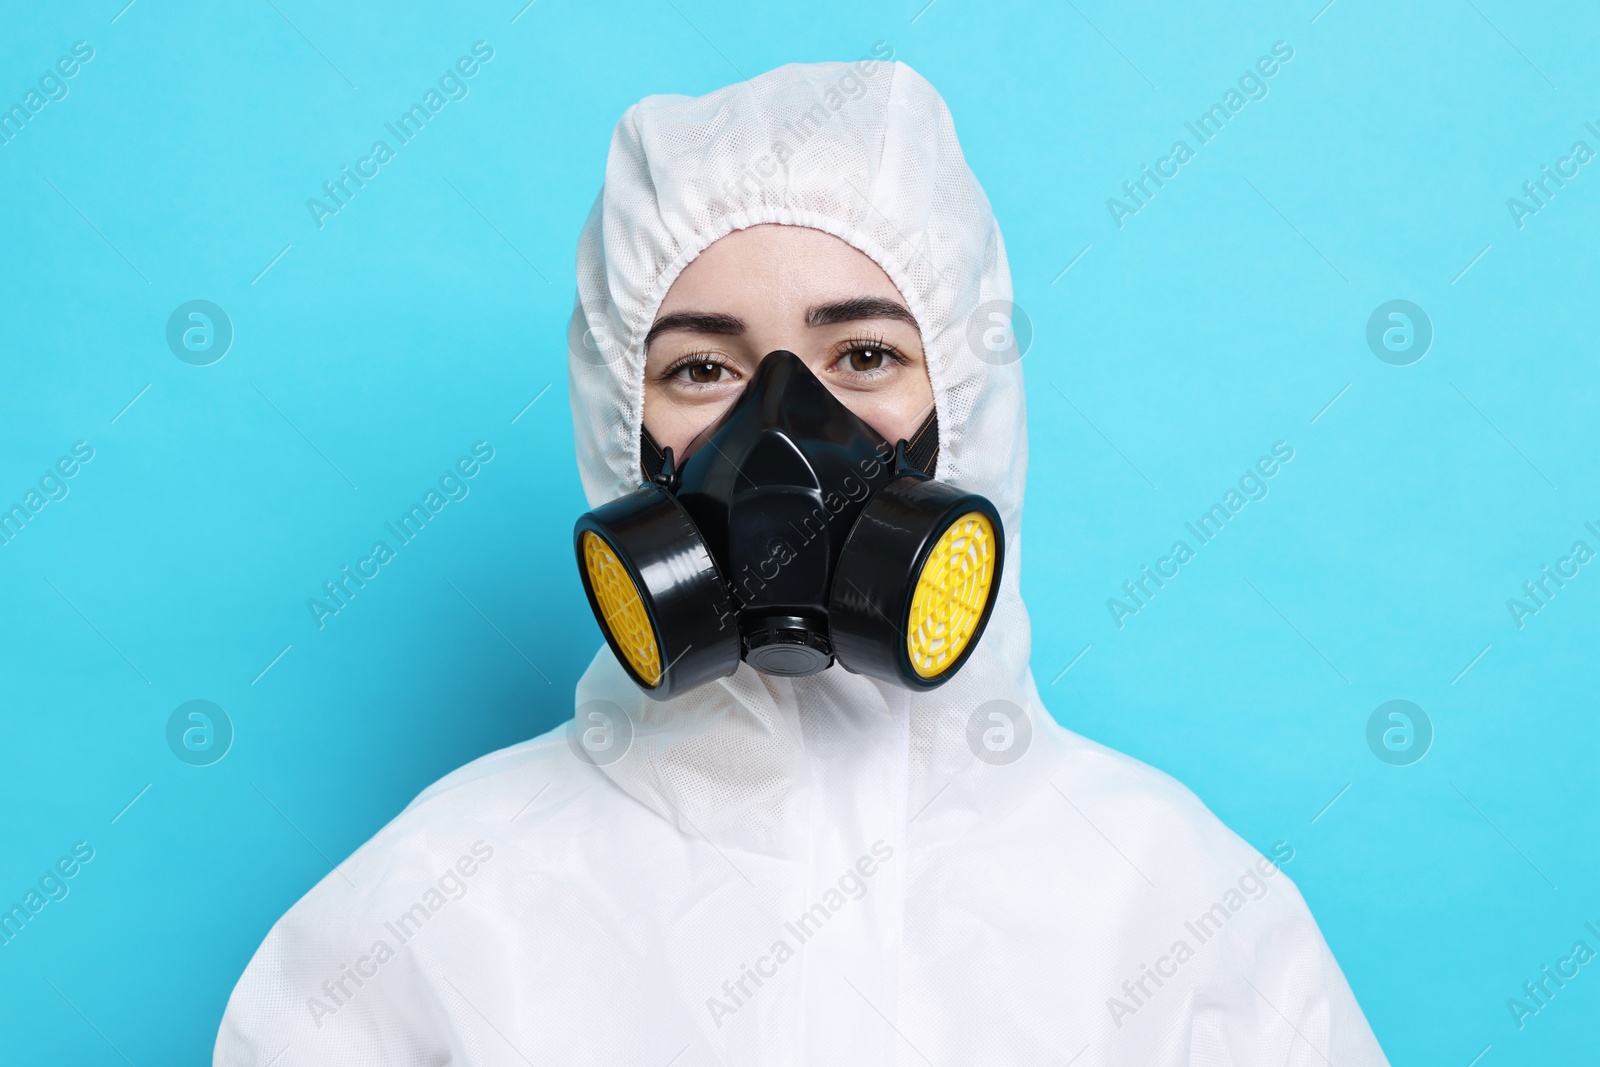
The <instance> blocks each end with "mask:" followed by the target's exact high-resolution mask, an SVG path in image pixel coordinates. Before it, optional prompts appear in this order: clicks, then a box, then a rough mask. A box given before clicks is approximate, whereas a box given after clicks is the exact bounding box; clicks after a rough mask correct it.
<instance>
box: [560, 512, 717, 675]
mask: <svg viewBox="0 0 1600 1067" xmlns="http://www.w3.org/2000/svg"><path fill="white" fill-rule="evenodd" d="M586 532H593V533H595V534H597V535H599V537H600V538H601V540H603V541H605V542H606V544H607V545H609V546H610V548H611V551H612V552H613V553H615V554H616V557H617V560H618V561H619V562H620V563H621V564H622V567H623V569H624V570H626V571H627V572H628V575H629V577H631V578H632V579H633V585H634V588H635V589H636V590H638V592H639V594H640V600H642V601H643V603H644V610H645V613H646V615H647V616H648V617H649V619H650V625H651V627H652V628H653V629H654V631H655V640H656V645H657V648H658V650H659V655H660V657H661V667H662V671H661V677H660V678H659V679H658V680H657V681H656V682H655V683H654V684H652V683H651V680H650V679H648V678H645V677H643V676H642V675H641V674H640V673H639V671H638V670H637V669H636V668H635V667H634V666H633V664H632V663H631V662H630V660H629V657H628V655H627V654H626V653H625V652H624V650H623V649H622V646H621V645H620V644H619V643H618V641H617V638H616V636H615V635H614V634H613V633H612V632H611V627H610V625H609V624H607V622H606V621H605V617H604V615H603V614H602V612H601V609H600V601H599V599H598V598H597V597H596V596H595V591H594V589H593V587H592V585H591V583H590V580H589V570H588V566H587V564H586V562H585V560H584V551H583V535H584V534H585V533H586ZM572 544H573V549H574V551H575V552H576V553H577V556H578V571H579V574H580V575H581V576H582V578H583V591H584V593H585V594H586V595H587V596H588V597H589V607H590V609H591V610H593V611H594V615H595V618H596V619H597V620H600V629H601V631H602V632H603V633H604V634H605V637H606V643H607V644H609V645H610V646H611V651H612V652H613V653H614V654H615V655H616V657H617V661H618V662H619V663H621V664H622V665H623V668H624V669H625V670H627V672H628V674H629V675H630V676H631V677H632V678H633V680H634V681H635V682H636V683H638V685H639V687H640V688H641V689H643V690H644V691H645V692H646V693H648V694H649V695H650V696H652V697H655V698H656V699H658V700H666V699H667V698H668V697H671V696H674V695H675V694H678V693H681V692H683V691H685V690H688V689H693V688H694V687H695V686H697V685H701V684H704V683H705V682H709V681H711V680H712V679H714V678H721V677H724V676H726V675H729V674H732V673H733V672H734V671H736V670H738V668H739V627H738V619H737V615H736V614H735V612H734V610H733V605H732V604H731V602H730V601H729V599H728V586H727V583H726V582H725V581H723V579H722V575H721V574H720V573H719V572H718V569H717V563H716V560H715V559H713V558H712V556H711V553H710V552H709V551H708V550H707V549H706V544H705V540H704V539H703V538H702V537H701V536H700V531H699V530H697V529H696V528H695V525H694V522H693V520H691V519H690V518H689V515H688V513H687V512H686V511H684V509H683V505H681V504H680V503H678V501H677V500H676V499H675V498H674V497H673V495H672V494H671V493H670V492H668V491H667V489H666V488H664V487H663V486H660V485H654V484H647V485H644V486H641V487H640V488H639V489H637V490H635V491H634V492H632V493H629V494H628V495H627V496H624V497H619V498H618V499H616V500H613V501H611V502H610V503H608V504H603V505H601V506H600V507H598V508H595V509H594V510H593V511H591V512H589V513H588V514H586V515H584V516H583V517H581V518H580V519H579V520H578V522H577V525H576V526H575V527H574V529H573V532H572Z"/></svg>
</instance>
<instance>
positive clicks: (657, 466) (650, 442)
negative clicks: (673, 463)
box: [639, 426, 667, 482]
mask: <svg viewBox="0 0 1600 1067" xmlns="http://www.w3.org/2000/svg"><path fill="white" fill-rule="evenodd" d="M666 462H667V456H666V453H665V452H663V451H661V446H660V445H659V444H657V443H656V439H655V438H654V437H651V436H650V431H649V430H647V429H645V428H644V427H643V426H640V427H639V472H640V474H641V475H642V476H643V480H644V481H647V482H653V481H655V480H656V475H658V474H660V473H661V468H662V467H663V466H665V465H666Z"/></svg>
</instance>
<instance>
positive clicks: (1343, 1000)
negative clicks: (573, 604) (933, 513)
mask: <svg viewBox="0 0 1600 1067" xmlns="http://www.w3.org/2000/svg"><path fill="white" fill-rule="evenodd" d="M761 223H782V224H789V225H798V226H808V227H813V228H815V229H819V230H823V231H826V232H828V233H831V234H834V235H836V236H837V237H839V238H842V239H843V240H844V241H846V242H848V243H849V244H850V245H852V246H854V247H855V248H856V249H858V250H860V251H861V252H863V253H865V254H866V255H868V256H870V257H871V258H872V259H873V260H875V261H876V262H877V263H878V264H879V265H880V266H881V267H882V268H883V270H884V271H885V272H886V273H887V274H888V275H889V276H890V278H891V279H892V280H893V281H894V282H895V284H896V285H897V286H898V287H899V289H900V291H901V293H902V294H903V295H904V297H905V300H906V301H907V304H908V306H909V308H910V309H911V311H912V312H913V313H914V315H915V316H916V319H917V321H918V324H919V326H920V329H921V333H922V338H923V342H924V346H925V349H926V353H927V357H928V369H929V375H930V377H931V379H932V385H933V392H934V397H935V405H936V409H937V414H938V427H939V435H940V439H939V448H938V453H937V474H938V477H939V478H941V479H944V480H946V481H950V482H953V483H955V484H956V485H959V486H963V487H969V488H971V489H972V490H974V491H978V492H982V493H983V494H985V495H987V496H988V497H989V498H990V499H991V500H992V501H994V503H995V505H996V506H997V507H998V509H999V511H1000V514H1001V517H1002V520H1003V524H1004V530H1005V535H1006V549H1007V556H1008V563H1007V566H1006V569H1005V572H1004V574H1003V575H1002V578H1001V589H1000V593H999V597H998V601H997V603H996V606H995V608H994V612H993V616H992V618H991V620H990V623H989V627H988V629H987V631H986V632H985V633H984V635H983V637H982V639H981V641H980V642H979V644H978V647H977V648H976V651H975V652H974V653H973V654H972V657H971V659H970V660H969V661H968V662H967V663H966V665H965V666H964V667H963V668H962V669H961V670H960V672H959V673H958V674H957V675H956V676H955V677H954V678H953V680H951V681H949V682H948V683H947V684H945V685H943V686H942V687H940V688H938V689H935V690H932V691H930V692H916V693H914V692H912V691H910V690H908V689H903V688H899V687H896V686H893V685H891V684H888V683H885V682H878V681H874V680H872V679H870V678H868V677H865V676H862V675H855V674H851V673H848V672H846V671H845V670H843V669H841V668H839V667H838V666H834V667H831V668H829V669H827V670H825V671H823V672H821V673H819V674H815V675H812V676H809V677H800V678H792V679H790V678H779V677H773V676H769V675H763V674H759V673H757V672H756V671H755V670H754V669H752V668H751V667H750V666H749V664H740V665H739V667H738V669H737V671H736V672H735V673H734V674H733V675H731V676H729V677H726V678H722V679H719V680H717V681H715V682H711V683H708V684H706V685H704V686H702V687H700V688H698V689H695V690H692V691H689V692H686V693H683V694H682V695H678V696H674V697H672V698H671V699H668V700H665V701H655V700H651V699H648V698H646V697H645V696H644V695H643V694H642V693H641V692H640V690H639V687H638V686H637V685H635V684H634V683H633V682H632V681H631V680H630V679H629V677H628V676H627V674H626V673H625V672H624V670H623V669H622V667H621V666H620V665H619V663H618V662H617V660H616V658H615V657H614V656H613V655H612V653H611V651H610V650H609V649H608V648H606V647H604V646H602V647H601V648H600V651H599V652H598V654H597V655H596V657H595V659H594V661H593V662H592V663H591V664H590V666H589V668H588V670H587V672H586V673H585V674H584V676H583V678H582V680H581V681H580V682H579V684H578V689H577V694H576V706H577V715H576V722H575V724H572V725H569V726H567V727H565V728H562V729H559V730H556V731H552V732H551V733H548V734H546V735H544V736H542V737H538V738H535V739H534V740H532V741H528V742H526V743H524V744H521V745H517V746H514V747H512V748H508V749H505V750H503V751H500V752H496V753H493V754H491V755H488V756H485V757H483V758H482V759H479V760H477V761H475V762H473V763H471V764H469V765H468V766H466V767H464V768H462V769H460V770H458V771H456V772H455V773H453V774H451V775H449V776H447V777H446V778H444V779H443V780H441V781H440V782H438V783H436V784H435V785H433V786H432V787H430V788H429V789H428V790H426V791H425V792H424V793H423V794H422V795H421V796H419V797H418V798H417V799H416V800H415V801H414V802H413V803H412V804H411V805H410V806H409V807H408V808H407V809H406V810H405V811H404V812H403V813H402V814H401V815H400V816H399V817H398V818H396V819H395V820H394V822H392V823H391V824H389V825H388V826H387V827H385V828H384V829H383V830H382V831H381V832H379V833H378V834H377V836H375V837H374V838H373V839H372V840H371V841H369V842H368V843H367V844H366V845H364V846H363V847H362V848H361V849H359V850H358V851H357V852H356V853H355V854H354V855H353V856H352V857H350V858H349V859H348V860H346V861H345V862H344V863H342V864H341V865H340V866H339V868H338V869H337V870H335V871H334V872H332V873H331V874H330V875H329V876H328V877H327V878H325V879H323V880H322V882H321V883H320V884H319V885H317V886H316V888H314V889H313V890H312V891H311V892H310V893H308V894H307V895H306V897H305V898H304V899H302V900H301V901H300V902H299V903H298V904H296V905H295V906H294V908H293V909H291V910H290V912H289V913H288V914H287V915H286V916H284V918H283V919H282V920H281V921H280V922H279V923H278V924H277V925H276V926H275V927H273V929H272V931H271V933H270V934H269V935H268V936H267V939H266V941H265V943H264V944H263V945H262V946H261V948H260V950H259V951H258V952H257V953H256V955H255V957H254V959H253V960H252V961H251V963H250V965H249V968H248V969H247V970H246V972H245V974H244V976H243V978H242V979H241V980H240V982H239V984H238V987H237V988H236V989H235V990H234V993H233V996H232V998H231V1000H230V1001H229V1004H228V1009H227V1014H226V1016H225V1017H224V1019H223V1022H222V1029H221V1033H220V1035H219V1037H218V1041H217V1046H216V1062H217V1063H218V1064H225V1065H244V1064H266V1063H269V1062H270V1063H272V1064H274V1065H275V1067H296V1065H305V1064H337V1065H340V1067H365V1065H374V1067H375V1065H379V1064H382V1065H387V1067H421V1065H424V1064H447V1063H448V1064H473V1065H491V1064H492V1065H514V1064H541V1065H542V1064H564V1065H565V1064H606V1065H615V1064H637V1065H642V1067H668V1065H671V1067H694V1065H701V1064H738V1065H762V1067H767V1065H772V1067H776V1065H801V1064H817V1065H821V1064H829V1065H832V1064H874V1065H878V1064H907V1065H909V1064H938V1065H941V1067H942V1065H951V1067H955V1065H962V1067H967V1065H974V1064H1007V1065H1011V1064H1045V1063H1054V1064H1064V1063H1068V1062H1072V1063H1075V1064H1078V1065H1080V1067H1090V1065H1099V1064H1130V1065H1132V1064H1137V1065H1140V1067H1150V1065H1167V1064H1197V1065H1199V1064H1204V1065H1223V1064H1246V1065H1255V1064H1260V1065H1263V1067H1264V1065H1268V1064H1270V1065H1273V1067H1281V1065H1283V1064H1290V1065H1314V1064H1315V1065H1325V1064H1329V1063H1332V1064H1337V1065H1339V1067H1360V1065H1366V1064H1382V1063H1384V1062H1385V1060H1384V1057H1383V1054H1382V1052H1381V1051H1380V1049H1379V1047H1378V1045H1377V1043H1376V1041H1375V1040H1374V1038H1373V1035H1372V1032H1371V1030H1370V1029H1369V1028H1368V1025H1367V1023H1366V1020H1365V1019H1364V1018H1363V1016H1362V1013H1361V1010H1360V1008H1359V1007H1358V1006H1357V1004H1356V1002H1355V1000H1354V998H1353V996H1352V995H1351V992H1350V989H1349V987H1348V985H1347V983H1346V981H1345V978H1344V976H1343V975H1342V973H1341V972H1340V970H1339V967H1338V965H1337V964H1336V963H1335V962H1334V959H1333V956H1332V955H1331V954H1330V952H1329V950H1328V947H1327V945H1326V944H1325V943H1324V941H1323V938H1322V936H1321V934H1320V932H1319V931H1318V929H1317V926H1316V923H1315V922H1314V920H1313V919H1312V917H1311V915H1310V913H1309V911H1308V910H1307V908H1306V905H1305V903H1304V901H1303V900H1302V899H1301V897H1300V894H1299V893H1298V891H1297V890H1296V889H1295V887H1294V886H1293V885H1292V884H1291V882H1290V880H1289V878H1288V876H1287V875H1285V874H1284V873H1282V872H1281V871H1280V870H1279V869H1278V867H1277V866H1276V864H1275V861H1277V862H1281V861H1283V860H1284V859H1287V858H1288V857H1289V856H1291V855H1292V847H1291V846H1288V845H1284V846H1282V847H1281V848H1280V849H1278V850H1277V851H1276V852H1275V854H1274V856H1272V857H1263V856H1261V855H1260V854H1258V853H1257V852H1256V851H1255V850H1254V849H1252V848H1251V847H1250V846H1248V845H1247V844H1245V843H1244V842H1243V841H1242V840H1240V839H1239V838H1238V837H1237V836H1235V835H1234V834H1233V833H1232V832H1230V831H1229V830H1228V829H1227V828H1226V827H1225V826H1223V825H1222V823H1221V822H1220V821H1218V820H1217V818H1216V817H1215V816H1213V815H1212V814H1211V813H1210V812H1209V811H1208V810H1207V809H1206V808H1205V807H1204V806H1203V805H1202V804H1201V803H1200V801H1199V800H1198V799H1196V798H1195V796H1194V795H1193V794H1191V793H1190V792H1189V791H1187V790H1186V789H1184V788H1183V787H1182V786H1181V785H1179V784H1178V783H1177V782H1175V781H1173V780H1172V779H1171V778H1169V777H1167V776H1166V775H1164V774H1162V773H1160V772H1158V771H1155V770H1153V769H1151V768H1149V767H1146V766H1144V765H1142V764H1140V763H1138V762H1136V761H1134V760H1132V759H1130V758H1128V757H1126V756H1122V755H1119V754H1118V753H1116V752H1113V751H1110V750H1108V749H1106V748H1104V747H1103V746H1101V745H1098V744H1095V743H1093V742H1091V741H1088V740H1085V739H1083V738H1081V737H1078V736H1076V735H1074V734H1072V733H1070V732H1068V731H1067V730H1065V729H1063V728H1062V727H1060V726H1059V725H1057V723H1056V721H1055V720H1054V719H1053V718H1052V717H1051V716H1050V714H1049V712H1048V711H1047V710H1046V709H1045V707H1044V705H1043V704H1042V703H1041V701H1040V698H1039V694H1038V691H1037V689H1036V687H1035V685H1034V681H1033V677H1032V674H1031V672H1030V670H1029V648H1030V641H1029V629H1028V616H1027V612H1026V610H1025V608H1024V606H1023V603H1022V598H1021V595H1020V593H1019V586H1018V575H1019V572H1020V569H1021V566H1020V565H1021V562H1022V553H1021V543H1022V531H1023V524H1022V521H1021V518H1022V495H1023V484H1024V477H1025V470H1026V460H1027V442H1026V436H1025V432H1026V431H1025V421H1024V412H1023V387H1022V364H1021V363H1020V362H1018V361H1016V360H1014V359H1007V358H1004V355H1003V354H1002V355H1001V356H1000V357H997V356H996V354H995V352H994V351H993V350H991V349H989V348H986V347H984V346H982V345H978V346H975V345H974V343H973V341H972V339H971V331H970V325H971V323H970V320H971V318H972V316H973V314H974V312H975V309H978V308H979V307H980V305H984V304H985V303H986V302H988V301H995V300H999V301H1005V300H1009V299H1010V297H1011V279H1010V275H1009V271H1008V269H1007V265H1006V255H1005V248H1004V244H1003V242H1002V240H1001V236H1000V231H999V229H998V227H997V225H996V223H995V219H994V217H993V214H992V213H991V211H990V208H989V204H988V201H987V199H986V198H985V196H984V194H983V192H982V190H981V189H980V188H979V186H978V183H977V181H976V179H975V178H974V177H973V175H972V173H971V172H970V171H969V170H968V168H967V165H966V163H965V161H964V159H963V157H962V154H961V150H960V147H959V145H958V144H957V142H956V137H955V131H954V127H953V125H952V123H951V119H950V115H949V112H948V111H947V110H946V108H945V105H944V102H943V101H942V100H941V99H940V97H939V95H938V94H937V93H936V92H935V91H934V89H933V88H932V87H931V86H930V85H929V84H928V83H927V82H926V81H925V80H924V79H923V78H922V77H920V76H919V75H918V74H917V73H916V72H914V71H913V70H911V69H910V68H909V67H907V66H905V65H904V64H901V63H898V62H895V63H887V62H867V63H857V64H839V63H819V64H810V65H790V66H785V67H782V68H779V69H777V70H774V71H771V72H769V73H767V74H764V75H762V76H760V77H757V78H755V79H753V80H751V81H749V82H746V83H741V84H737V85H733V86H729V87H728V88H725V89H722V90H719V91H717V92H714V93H711V94H709V95H706V96H703V97H699V98H693V99H691V98H687V97H681V96H656V97H649V98H647V99H645V100H643V101H641V102H640V103H639V104H637V105H635V106H634V107H632V108H630V109H629V110H628V112H627V113H626V114H625V115H624V116H623V118H622V120H621V122H620V123H619V124H618V126H617V128H616V132H615V135H614V137H613V139H612V143H611V149H610V156H609V159H608V162H607V168H606V180H605V187H604V190H603V192H602V193H601V195H600V197H599V199H598V200H597V202H596V204H595V206H594V209H593V211H592V213H591V214H590V216H589V219H588V221H587V224H586V225H585V227H584V230H583V234H582V238H581V243H580V246H579V249H578V270H577V280H578V303H577V307H576V309H575V311H574V314H573V319H572V325H571V329H570V331H569V370H570V374H569V382H570V389H571V401H572V411H573V418H574V429H575V433H576V438H577V455H578V462H579V466H580V469H581V472H582V478H583V486H584V491H585V494H586V495H587V497H588V500H589V503H590V505H591V506H595V505H599V504H601V503H604V502H606V501H608V500H611V499H614V498H616V497H618V496H620V495H622V494H624V493H627V492H629V491H630V490H633V489H634V488H636V487H637V485H638V483H639V481H640V477H641V476H640V427H641V419H642V408H643V368H644V351H643V339H644V336H645V333H646V331H647V330H648V328H649V326H650V323H651V321H652V319H653V317H654V315H655V313H656V310H657V308H658V307H659V305H660V303H661V301H662V298H663V296H664V294H665V293H666V291H667V289H668V287H669V286H670V285H671V284H672V282H673V280H674V278H676V277H677V275H678V273H679V272H680V271H681V270H682V269H683V268H684V267H685V266H686V265H687V264H688V263H689V262H690V261H691V260H692V259H693V258H694V257H695V256H696V255H697V254H699V253H700V252H701V251H702V250H703V249H704V248H705V247H706V246H707V245H709V244H710V243H711V242H712V241H715V240H716V239H717V238H719V237H721V236H723V235H724V234H726V233H728V232H730V231H732V230H735V229H739V228H743V227H748V226H752V225H756V224H761ZM596 709H600V710H599V711H597V710H596ZM618 712H620V713H621V714H620V716H619V715H618ZM597 715H598V717H596V716H597ZM597 731H598V733H599V735H602V741H603V743H601V744H600V745H598V746H594V745H589V744H588V743H587V742H588V741H589V740H592V739H593V736H595V734H596V732H597Z"/></svg>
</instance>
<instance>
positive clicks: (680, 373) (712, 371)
mask: <svg viewBox="0 0 1600 1067" xmlns="http://www.w3.org/2000/svg"><path fill="white" fill-rule="evenodd" d="M665 377H667V378H676V379H678V380H679V381H681V382H686V383H688V384H690V385H716V384H718V383H719V382H725V381H731V380H732V379H733V378H734V374H733V373H732V372H731V371H729V370H728V368H727V366H725V365H724V364H723V363H721V362H719V361H718V360H714V359H708V358H706V357H704V356H699V357H693V358H690V359H686V360H684V361H683V362H681V363H679V364H678V365H677V366H675V367H673V368H672V369H671V370H669V371H667V373H666V375H665Z"/></svg>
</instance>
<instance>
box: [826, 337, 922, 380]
mask: <svg viewBox="0 0 1600 1067" xmlns="http://www.w3.org/2000/svg"><path fill="white" fill-rule="evenodd" d="M847 345H848V347H846V348H845V350H844V351H843V352H841V353H840V354H839V360H838V362H837V364H835V365H836V366H838V367H841V368H842V369H844V370H846V371H849V372H850V373H852V374H865V375H877V374H881V373H883V372H885V371H887V370H888V369H889V368H890V367H891V366H892V365H894V364H899V363H904V362H905V359H904V358H903V357H902V356H901V355H900V353H898V352H896V351H895V350H894V349H893V348H891V347H890V346H889V345H887V344H884V343H883V342H882V341H875V340H859V341H850V342H847Z"/></svg>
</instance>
